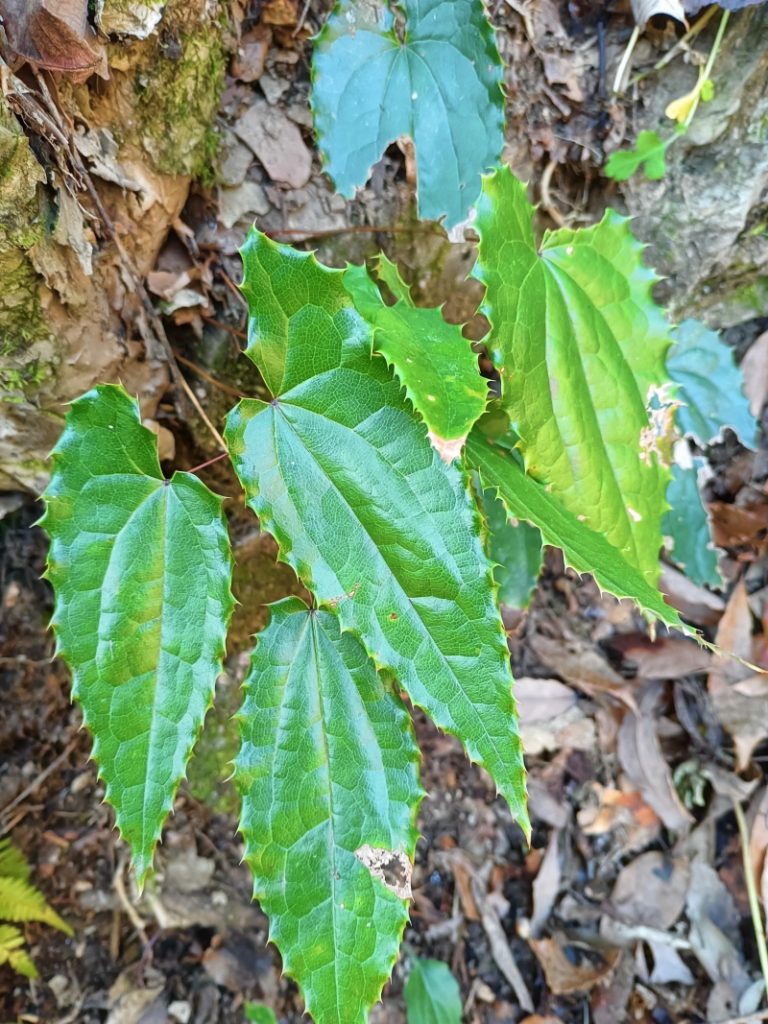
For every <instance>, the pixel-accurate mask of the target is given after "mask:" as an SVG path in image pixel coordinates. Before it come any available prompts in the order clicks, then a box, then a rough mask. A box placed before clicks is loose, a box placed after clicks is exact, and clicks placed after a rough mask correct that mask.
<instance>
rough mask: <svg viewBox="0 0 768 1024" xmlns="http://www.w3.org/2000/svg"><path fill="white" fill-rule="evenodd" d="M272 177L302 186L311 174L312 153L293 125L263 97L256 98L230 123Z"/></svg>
mask: <svg viewBox="0 0 768 1024" xmlns="http://www.w3.org/2000/svg"><path fill="white" fill-rule="evenodd" d="M234 132H235V134H236V135H237V136H238V137H239V138H241V139H242V140H243V142H244V143H245V144H246V146H248V147H249V148H250V149H252V150H253V152H254V153H255V154H256V156H257V157H258V158H259V160H260V161H261V163H262V164H263V166H264V169H265V170H266V172H267V174H268V175H269V176H270V178H272V180H273V181H279V182H281V183H283V184H285V185H290V186H291V188H302V187H303V186H304V185H306V184H307V182H308V181H309V179H310V176H311V174H312V154H311V153H310V151H309V150H308V149H307V146H306V143H305V142H304V140H303V139H302V137H301V132H300V131H299V129H298V128H297V126H296V125H295V124H294V123H293V121H290V120H289V119H288V118H287V117H286V116H285V114H284V113H283V112H282V111H281V110H278V109H277V108H276V107H271V106H270V105H269V104H268V103H267V102H266V100H257V101H256V102H255V103H253V104H252V105H251V106H250V108H249V109H248V111H247V112H246V113H245V114H243V116H242V117H241V118H240V120H239V121H237V123H236V124H235V126H234Z"/></svg>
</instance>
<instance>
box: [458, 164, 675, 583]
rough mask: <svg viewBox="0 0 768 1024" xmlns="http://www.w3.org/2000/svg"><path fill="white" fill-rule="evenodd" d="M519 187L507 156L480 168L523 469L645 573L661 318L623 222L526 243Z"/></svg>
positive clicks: (653, 562) (527, 207)
mask: <svg viewBox="0 0 768 1024" xmlns="http://www.w3.org/2000/svg"><path fill="white" fill-rule="evenodd" d="M533 214H534V209H533V207H532V206H531V204H530V203H529V202H528V199H527V197H526V190H525V186H524V185H523V184H522V183H520V182H519V181H517V179H516V178H515V177H514V176H513V175H512V173H511V172H510V171H509V170H508V169H506V168H504V169H500V170H498V171H496V172H494V173H493V174H491V175H489V176H488V177H486V178H485V179H484V182H483V194H482V196H481V199H480V200H479V202H478V215H477V222H476V226H477V229H478V231H479V232H480V251H479V259H478V264H477V266H476V268H475V272H474V273H475V276H476V277H478V278H479V279H480V280H481V281H482V282H483V283H484V284H485V285H486V297H485V303H484V307H483V309H484V312H485V313H486V315H487V316H488V319H489V320H490V322H491V325H492V329H491V334H490V337H489V340H488V345H489V351H490V353H491V357H492V359H493V361H494V363H495V364H496V366H497V368H498V370H499V373H500V375H501V379H502V403H503V405H504V406H505V408H506V411H507V412H508V414H509V418H510V421H511V423H512V425H513V427H514V428H515V430H516V431H517V432H518V433H519V435H520V447H521V451H522V453H523V456H524V458H525V464H526V467H527V469H528V472H529V473H531V475H532V476H534V477H535V478H536V479H537V480H540V481H542V482H544V483H546V484H548V485H549V487H550V489H551V491H552V493H553V494H556V495H558V496H559V497H560V499H561V501H562V503H563V504H564V505H565V506H566V508H568V509H570V511H571V512H573V513H574V514H575V515H578V516H581V517H583V518H584V519H585V521H586V522H587V523H588V524H589V525H590V526H592V528H593V529H595V530H597V531H599V532H601V533H604V534H605V536H606V537H607V538H608V540H609V541H610V542H611V543H612V544H613V545H614V546H615V547H617V548H618V549H619V550H620V551H621V552H622V553H623V555H624V558H625V560H626V561H628V562H630V563H632V564H634V565H635V566H637V567H638V568H639V569H640V570H641V571H642V572H643V573H644V574H645V575H646V576H647V578H648V579H649V580H650V581H654V580H656V579H657V577H658V572H659V570H658V556H659V550H660V547H661V516H662V514H663V511H664V507H665V505H664V494H665V490H666V482H667V477H668V473H667V471H666V470H665V469H663V468H662V466H661V465H660V462H659V459H658V456H657V450H658V449H661V450H663V449H664V445H665V438H664V436H658V435H659V433H661V434H662V435H663V429H662V430H661V431H659V430H657V426H661V427H662V428H663V426H664V420H663V413H662V414H660V416H659V422H658V423H657V422H651V418H650V415H649V411H648V409H647V406H648V405H649V404H650V401H651V398H652V397H653V395H654V394H655V393H656V392H658V391H659V390H660V389H661V387H662V385H663V384H664V381H665V379H666V378H665V370H664V355H665V352H666V349H667V347H668V345H669V341H670V339H669V334H668V330H667V325H666V322H665V320H664V317H663V315H662V313H661V311H660V310H659V309H658V308H657V307H656V306H655V305H654V303H653V301H652V299H651V295H650V290H651V286H652V284H653V282H654V280H655V276H654V274H653V272H652V271H650V270H649V269H647V268H646V267H645V266H644V265H643V263H642V260H641V251H642V250H641V246H640V244H639V243H638V242H637V241H636V240H635V239H634V238H633V236H632V234H631V233H630V231H629V227H628V224H627V221H625V220H623V219H622V218H621V217H619V216H618V215H617V214H615V213H613V212H611V211H609V212H608V213H607V214H606V216H605V217H604V218H603V220H602V221H601V222H600V223H599V224H598V225H596V226H595V227H593V228H588V229H582V230H579V231H569V230H565V229H563V230H560V231H557V232H554V233H547V234H545V236H544V239H543V241H542V243H541V246H540V247H539V246H537V243H536V238H535V236H534V231H533Z"/></svg>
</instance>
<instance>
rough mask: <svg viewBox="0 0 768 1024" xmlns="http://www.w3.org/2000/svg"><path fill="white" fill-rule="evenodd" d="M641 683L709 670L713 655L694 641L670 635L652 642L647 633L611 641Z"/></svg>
mask: <svg viewBox="0 0 768 1024" xmlns="http://www.w3.org/2000/svg"><path fill="white" fill-rule="evenodd" d="M610 646H611V648H612V649H613V650H615V651H619V652H620V653H621V655H622V657H623V658H624V660H625V661H627V662H628V663H629V665H630V666H634V667H635V668H636V670H637V675H638V676H639V678H640V679H680V678H681V677H682V676H687V675H695V674H696V673H697V672H703V671H704V670H705V669H707V668H709V665H710V662H711V660H712V655H711V654H710V652H709V651H708V650H706V649H705V648H704V647H701V646H700V645H699V644H697V643H696V641H695V640H690V639H688V638H687V637H683V636H679V635H678V634H676V633H670V634H669V635H668V636H661V637H659V638H658V639H656V640H651V639H650V637H648V636H647V635H646V634H645V633H624V634H619V635H618V636H616V637H613V638H612V639H611V641H610Z"/></svg>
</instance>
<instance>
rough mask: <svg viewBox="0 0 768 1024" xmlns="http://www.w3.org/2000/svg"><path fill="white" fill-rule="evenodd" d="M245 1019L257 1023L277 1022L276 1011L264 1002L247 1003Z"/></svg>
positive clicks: (272, 1023)
mask: <svg viewBox="0 0 768 1024" xmlns="http://www.w3.org/2000/svg"><path fill="white" fill-rule="evenodd" d="M245 1019H246V1020H248V1021H254V1022H255V1024H277V1017H276V1016H275V1011H274V1010H273V1009H272V1007H271V1006H266V1005H265V1004H264V1003H246V1004H245Z"/></svg>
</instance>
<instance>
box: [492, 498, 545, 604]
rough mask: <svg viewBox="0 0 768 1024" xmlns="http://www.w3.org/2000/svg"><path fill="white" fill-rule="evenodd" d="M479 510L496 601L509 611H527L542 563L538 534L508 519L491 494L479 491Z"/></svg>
mask: <svg viewBox="0 0 768 1024" xmlns="http://www.w3.org/2000/svg"><path fill="white" fill-rule="evenodd" d="M482 507H483V509H484V511H485V518H486V522H487V524H488V547H489V552H490V556H491V559H492V561H494V562H496V568H495V569H494V570H493V574H494V576H495V577H496V582H497V583H498V585H499V600H500V601H501V603H502V604H505V605H508V606H509V607H510V608H527V607H528V604H529V602H530V600H531V594H532V593H533V591H534V589H535V587H536V580H537V579H538V578H539V573H540V572H541V566H542V563H543V560H544V551H543V549H542V541H541V530H539V529H537V528H536V527H535V526H531V524H530V523H527V522H525V520H523V521H521V522H517V521H515V520H512V519H510V518H509V516H508V515H507V510H506V509H505V507H504V504H503V502H501V501H500V500H499V499H498V498H497V497H496V494H495V492H494V491H493V490H486V491H483V496H482Z"/></svg>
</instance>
